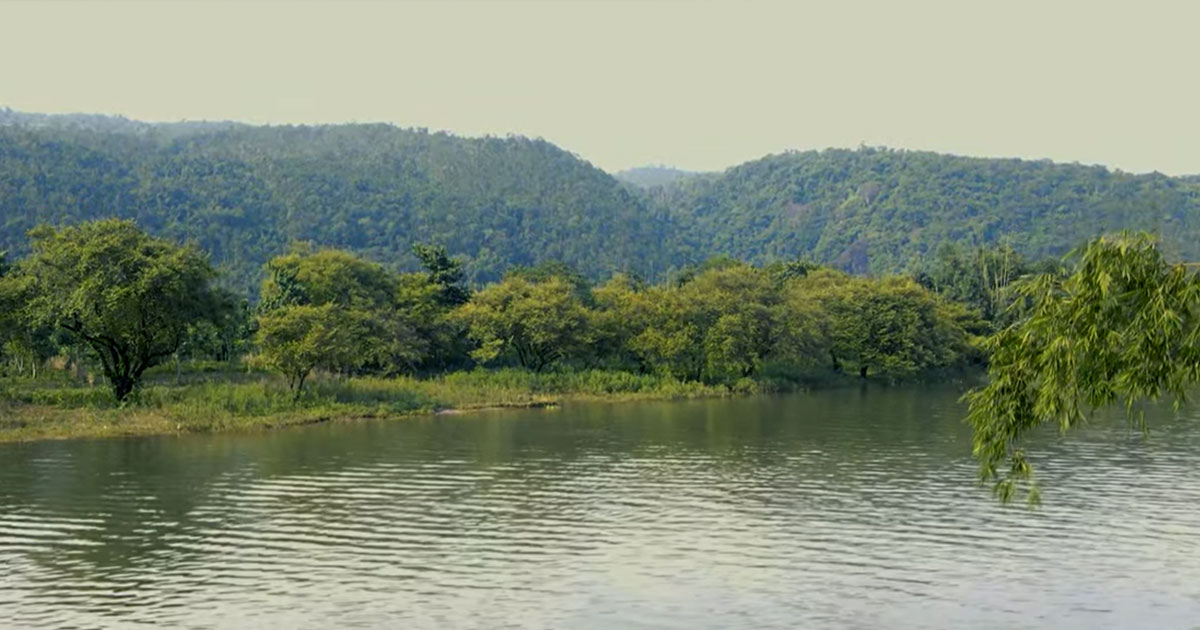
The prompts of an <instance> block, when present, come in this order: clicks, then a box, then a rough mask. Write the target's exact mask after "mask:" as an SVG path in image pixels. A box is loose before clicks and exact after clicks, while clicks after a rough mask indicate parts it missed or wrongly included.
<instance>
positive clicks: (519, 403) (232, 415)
mask: <svg viewBox="0 0 1200 630" xmlns="http://www.w3.org/2000/svg"><path fill="white" fill-rule="evenodd" d="M971 377H972V373H969V372H954V373H943V374H939V375H938V376H937V380H939V381H941V380H946V379H969V378H971ZM856 383H862V380H861V379H859V378H857V377H852V376H848V375H841V374H833V373H828V372H822V373H814V374H810V375H805V376H804V377H803V378H796V379H793V380H787V381H782V380H770V381H768V380H759V381H755V380H750V379H743V380H741V381H739V382H737V383H735V384H734V385H731V386H727V385H709V384H705V383H699V382H694V381H679V380H676V379H673V378H669V377H662V376H656V375H650V374H633V373H629V372H617V371H606V370H583V371H567V372H546V373H535V372H528V371H524V370H513V369H506V370H474V371H470V372H455V373H451V374H447V375H444V376H437V377H432V378H411V377H396V378H375V377H352V378H337V377H330V376H326V377H322V378H316V379H315V380H314V381H313V382H312V383H311V384H310V386H309V387H308V389H307V390H306V391H305V393H304V394H303V395H302V396H301V397H300V398H299V399H298V400H296V399H295V398H294V396H293V394H292V393H291V392H290V391H288V389H287V387H286V386H285V385H284V383H283V382H282V380H281V379H279V378H278V377H276V376H273V375H270V374H265V373H254V372H244V371H236V372H202V371H201V372H190V373H184V374H183V375H172V374H170V373H168V372H166V371H164V372H162V373H160V374H158V375H155V376H154V377H152V378H151V379H149V382H148V384H147V385H146V386H145V387H143V388H142V389H141V390H140V391H139V392H137V394H136V396H135V398H134V399H133V400H131V401H129V402H127V403H126V404H124V405H118V404H116V402H115V401H114V400H113V398H112V395H111V393H110V392H109V391H108V389H107V388H104V387H100V386H87V385H81V384H78V383H75V382H72V381H69V380H65V379H60V380H57V381H56V380H53V379H41V380H37V381H28V380H26V381H12V380H0V443H2V442H23V441H34V440H53V439H68V438H100V437H124V436H138V435H171V434H182V433H213V432H227V431H255V430H270V429H279V428H285V427H291V426H300V425H306V424H315V423H320V422H344V421H354V420H362V419H400V418H406V417H412V416H420V415H432V414H447V413H466V412H472V411H478V410H484V409H499V408H546V407H554V406H557V405H559V404H562V403H566V402H574V401H608V402H621V401H635V400H681V399H694V398H716V397H724V396H738V395H750V394H759V393H771V392H781V391H797V390H806V389H826V388H831V387H838V386H845V385H850V384H856Z"/></svg>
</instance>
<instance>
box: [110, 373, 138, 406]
mask: <svg viewBox="0 0 1200 630" xmlns="http://www.w3.org/2000/svg"><path fill="white" fill-rule="evenodd" d="M109 380H110V381H111V382H112V390H113V396H115V397H116V398H117V402H125V399H126V398H129V394H131V393H133V386H134V384H135V381H134V379H132V378H130V377H128V376H125V375H115V374H114V375H113V376H112V378H110V379H109Z"/></svg>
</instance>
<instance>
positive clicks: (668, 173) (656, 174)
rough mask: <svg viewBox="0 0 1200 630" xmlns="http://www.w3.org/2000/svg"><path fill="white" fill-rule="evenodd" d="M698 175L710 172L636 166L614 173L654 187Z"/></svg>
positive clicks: (643, 186) (625, 178) (634, 182)
mask: <svg viewBox="0 0 1200 630" xmlns="http://www.w3.org/2000/svg"><path fill="white" fill-rule="evenodd" d="M698 175H708V173H700V172H697V171H685V170H682V169H678V168H675V167H672V166H636V167H634V168H627V169H625V170H623V171H618V172H616V173H614V174H613V177H616V178H617V179H619V180H621V181H623V182H626V183H628V184H633V185H634V186H639V187H641V188H653V187H655V186H666V185H668V184H675V183H678V182H680V181H683V180H685V179H689V178H692V177H696V176H698Z"/></svg>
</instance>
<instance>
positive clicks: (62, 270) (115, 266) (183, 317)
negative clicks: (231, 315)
mask: <svg viewBox="0 0 1200 630" xmlns="http://www.w3.org/2000/svg"><path fill="white" fill-rule="evenodd" d="M30 236H31V237H32V238H33V255H32V256H31V257H30V258H29V259H28V260H25V261H23V263H22V264H21V266H20V269H19V272H18V273H19V275H21V276H22V277H24V278H25V279H26V280H25V281H26V282H27V283H28V296H29V297H28V301H27V302H26V304H25V306H24V309H25V314H26V316H27V319H28V324H27V325H28V326H30V327H36V326H38V325H46V326H52V327H55V328H61V329H63V330H66V331H67V332H69V333H70V334H71V336H72V338H73V340H74V341H75V342H76V343H79V344H83V345H86V346H87V347H88V348H90V349H91V350H92V351H93V353H94V354H95V355H96V358H97V359H98V360H99V362H100V364H101V367H102V369H103V371H104V375H105V376H106V377H107V378H108V380H109V383H110V384H111V386H112V388H113V394H114V395H115V396H116V398H117V399H118V400H124V399H125V398H126V397H127V396H128V395H129V394H130V393H131V392H132V391H133V389H134V388H135V387H136V386H137V385H138V383H139V382H140V381H141V377H142V373H143V372H145V370H147V369H148V368H150V367H152V366H154V365H157V364H158V363H160V362H162V361H163V360H164V359H166V358H167V357H169V356H171V355H172V354H173V353H174V352H175V351H176V350H177V349H178V348H179V346H180V344H181V343H182V342H183V340H184V338H185V337H186V335H187V334H188V331H189V328H190V327H191V326H193V325H195V324H197V323H200V322H205V321H209V322H215V321H217V320H219V319H220V318H221V317H222V316H223V314H224V312H225V310H226V309H227V308H228V307H229V304H228V302H227V300H226V299H224V294H222V293H220V292H218V291H217V290H215V289H214V288H213V287H212V281H213V279H214V278H215V276H216V273H215V272H214V271H213V269H212V267H211V266H209V264H208V260H207V258H206V257H205V256H204V255H202V254H201V253H200V252H198V251H197V250H195V249H193V248H191V247H179V246H176V245H174V244H171V243H169V242H167V241H164V240H161V239H155V238H152V237H150V236H148V235H146V234H145V233H144V232H142V231H140V230H139V229H138V228H137V227H136V226H135V225H134V224H133V222H131V221H118V220H115V219H108V220H103V221H96V222H92V223H85V224H82V225H79V226H76V227H66V228H62V229H54V228H50V227H41V228H38V229H36V230H34V231H32V232H31V233H30Z"/></svg>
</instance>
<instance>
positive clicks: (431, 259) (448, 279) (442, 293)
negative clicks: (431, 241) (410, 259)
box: [413, 243, 471, 308]
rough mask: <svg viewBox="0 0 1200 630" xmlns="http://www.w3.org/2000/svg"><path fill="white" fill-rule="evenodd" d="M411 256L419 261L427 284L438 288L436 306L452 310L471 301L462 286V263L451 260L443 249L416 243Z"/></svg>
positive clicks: (437, 246) (469, 294)
mask: <svg viewBox="0 0 1200 630" xmlns="http://www.w3.org/2000/svg"><path fill="white" fill-rule="evenodd" d="M413 254H415V255H416V257H417V260H419V261H421V266H422V267H424V268H425V271H426V273H427V274H428V280H429V282H430V283H432V284H434V285H436V286H437V287H438V296H437V303H438V304H440V305H441V306H444V307H447V308H454V307H456V306H459V305H461V304H466V303H467V300H469V299H471V292H470V291H469V290H467V287H466V285H464V284H463V277H464V274H463V269H462V262H461V261H459V260H455V259H453V258H451V257H450V255H449V254H448V253H446V248H445V247H443V246H441V245H426V244H422V243H417V244H415V245H413Z"/></svg>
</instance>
